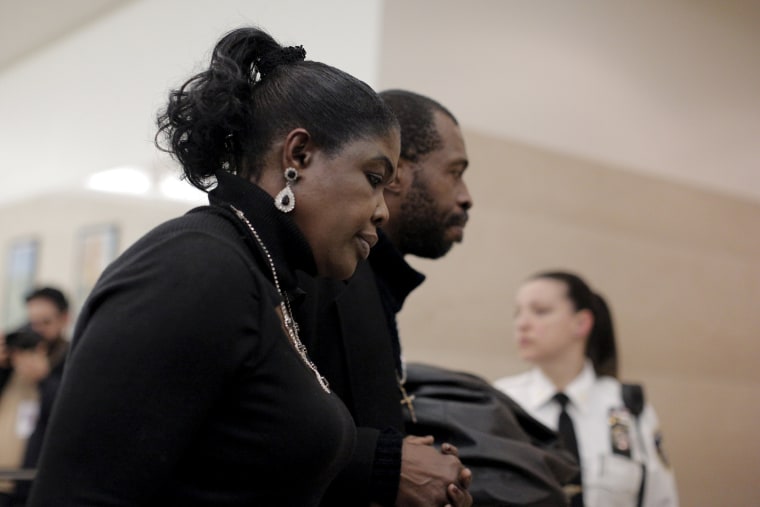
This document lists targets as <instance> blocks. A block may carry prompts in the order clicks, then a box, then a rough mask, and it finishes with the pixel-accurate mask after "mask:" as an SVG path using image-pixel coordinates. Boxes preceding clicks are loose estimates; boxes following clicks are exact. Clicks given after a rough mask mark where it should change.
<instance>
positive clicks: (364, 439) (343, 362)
mask: <svg viewBox="0 0 760 507" xmlns="http://www.w3.org/2000/svg"><path fill="white" fill-rule="evenodd" d="M379 236H380V238H379V241H378V243H377V245H375V246H374V247H373V248H372V253H371V254H370V257H369V262H366V263H360V264H359V267H358V268H357V270H356V273H355V274H354V276H353V277H352V278H351V279H350V280H349V281H348V282H346V283H343V282H336V281H331V280H324V279H321V280H309V279H306V278H305V277H302V280H301V281H302V284H303V285H304V286H310V290H309V291H308V294H307V296H306V300H305V302H304V305H303V307H302V312H303V313H302V315H301V317H300V318H299V322H300V323H301V325H302V329H303V331H304V333H303V335H304V340H305V342H306V344H307V346H308V347H309V350H310V351H312V356H313V358H314V360H315V361H316V363H317V365H318V366H319V368H320V371H322V373H323V374H324V375H326V376H327V378H328V379H329V380H330V382H331V385H332V386H333V387H334V388H335V392H336V393H337V394H338V395H339V396H340V397H341V399H343V401H344V402H345V404H346V406H347V407H348V409H349V410H350V412H351V415H352V416H353V418H354V421H355V422H356V426H357V430H358V433H357V445H356V449H355V451H354V455H353V457H352V459H351V464H350V465H349V466H348V467H346V469H345V470H344V471H343V472H342V473H341V475H339V476H338V478H337V479H336V481H335V482H334V483H333V484H332V485H331V487H330V489H329V490H328V492H327V495H326V497H325V501H324V502H323V505H324V506H326V507H327V506H329V507H332V506H336V505H352V506H353V505H356V506H364V505H368V504H369V503H370V502H375V503H378V504H380V505H383V506H393V505H395V499H396V493H397V490H398V485H399V475H400V471H401V445H402V438H403V431H404V424H403V417H402V406H401V404H400V400H401V393H400V391H399V388H398V381H397V377H396V375H397V372H400V369H401V357H400V346H399V336H398V330H397V327H396V313H398V312H399V311H400V310H401V307H402V305H403V304H404V300H405V299H406V297H407V296H408V295H409V293H410V292H411V291H412V290H414V289H415V288H416V287H417V286H419V285H420V284H421V283H422V281H423V280H424V279H425V277H424V276H423V275H422V274H420V273H418V272H417V271H415V270H414V269H412V268H411V266H409V265H408V264H407V263H406V261H405V260H404V258H403V256H402V255H401V253H400V252H399V251H398V250H396V248H395V247H394V246H393V244H392V243H391V242H390V240H389V239H388V238H387V237H386V236H385V235H384V234H382V231H379Z"/></svg>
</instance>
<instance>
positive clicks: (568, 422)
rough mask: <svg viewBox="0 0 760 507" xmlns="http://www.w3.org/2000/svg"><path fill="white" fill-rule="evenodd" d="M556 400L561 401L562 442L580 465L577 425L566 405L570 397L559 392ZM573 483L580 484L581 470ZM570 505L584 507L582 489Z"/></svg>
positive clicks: (560, 431) (560, 428) (555, 396)
mask: <svg viewBox="0 0 760 507" xmlns="http://www.w3.org/2000/svg"><path fill="white" fill-rule="evenodd" d="M554 400H555V401H556V402H557V403H559V406H560V409H561V410H560V413H559V424H558V425H557V428H558V430H559V436H560V438H561V439H562V443H564V444H565V447H566V448H567V450H568V451H570V452H571V453H572V454H573V456H575V459H576V460H577V461H578V466H580V464H581V457H580V453H579V452H578V439H577V438H576V437H575V427H573V420H572V419H571V418H570V414H568V413H567V410H565V407H566V406H567V404H568V402H569V401H570V398H568V397H567V395H566V394H565V393H557V394H555V395H554ZM571 483H572V484H577V485H579V486H580V484H581V474H580V472H579V473H578V476H577V477H576V478H575V479H573V480H572V481H571ZM570 505H571V506H572V507H583V492H582V491H581V492H580V493H578V494H577V495H574V496H573V497H572V500H571V502H570Z"/></svg>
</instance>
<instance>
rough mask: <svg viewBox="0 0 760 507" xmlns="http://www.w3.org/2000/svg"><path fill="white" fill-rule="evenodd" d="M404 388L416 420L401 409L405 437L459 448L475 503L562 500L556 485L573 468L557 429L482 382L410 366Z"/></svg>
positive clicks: (502, 506)
mask: <svg viewBox="0 0 760 507" xmlns="http://www.w3.org/2000/svg"><path fill="white" fill-rule="evenodd" d="M406 390H407V392H408V393H409V395H413V396H414V410H415V415H416V417H417V422H416V423H414V422H412V421H411V417H410V414H409V411H408V410H404V412H405V418H406V430H407V432H408V433H409V434H410V435H433V436H434V437H435V440H436V443H439V444H440V443H442V442H449V443H451V444H453V445H455V446H457V448H458V449H459V457H460V459H461V460H462V462H463V463H464V464H465V465H466V466H467V467H469V468H470V469H471V470H472V473H473V482H472V486H471V487H470V493H471V494H472V496H473V499H474V504H475V506H477V507H506V506H521V507H522V506H525V507H527V506H530V507H557V506H567V505H568V502H567V497H566V495H565V493H564V491H563V486H564V485H566V484H568V483H569V481H570V480H571V479H572V478H573V477H574V476H575V475H576V474H577V473H578V465H577V463H576V461H575V459H574V458H573V456H572V455H571V454H570V453H569V452H567V451H566V450H564V449H563V448H562V446H561V444H560V443H559V440H558V437H557V434H556V433H555V432H553V431H552V430H550V429H549V428H547V427H546V426H544V425H543V424H541V423H540V422H538V421H537V420H535V419H534V418H533V417H531V416H530V415H528V413H527V412H525V410H523V409H522V408H521V407H520V406H519V405H518V404H517V403H516V402H515V401H513V400H512V399H511V398H510V397H509V396H507V395H505V394H504V393H502V392H501V391H499V390H498V389H496V388H494V387H493V386H492V385H491V384H490V383H489V382H487V381H486V380H484V379H482V378H480V377H477V376H475V375H471V374H468V373H461V372H454V371H450V370H446V369H443V368H438V367H435V366H429V365H423V364H410V365H408V367H407V381H406Z"/></svg>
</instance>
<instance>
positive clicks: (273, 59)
mask: <svg viewBox="0 0 760 507" xmlns="http://www.w3.org/2000/svg"><path fill="white" fill-rule="evenodd" d="M304 59H306V50H305V49H304V48H303V46H288V47H284V48H278V49H275V50H273V51H270V52H269V53H267V54H265V55H262V56H261V57H260V58H259V59H258V61H257V62H256V67H257V68H258V69H259V73H260V74H261V77H264V76H266V75H267V74H269V73H270V72H272V71H273V70H274V69H276V68H277V67H279V66H280V65H283V64H289V63H295V62H301V61H303V60H304Z"/></svg>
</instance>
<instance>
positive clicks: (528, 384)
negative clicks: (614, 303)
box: [495, 272, 678, 507]
mask: <svg viewBox="0 0 760 507" xmlns="http://www.w3.org/2000/svg"><path fill="white" fill-rule="evenodd" d="M515 337H516V340H517V345H518V348H519V351H520V355H521V357H522V358H523V359H525V360H526V361H528V362H530V363H532V364H534V365H535V366H536V367H535V368H534V369H532V370H530V371H528V372H527V373H523V374H521V375H516V376H512V377H505V378H502V379H500V380H497V381H496V383H495V385H496V387H497V388H499V389H501V390H502V391H503V392H505V393H506V394H507V395H509V396H511V397H512V398H513V399H514V400H515V401H517V402H518V403H520V404H521V405H522V406H523V407H524V408H525V409H526V410H527V411H528V412H529V413H530V414H531V415H532V416H534V417H535V418H536V419H538V420H539V421H541V422H542V423H544V424H545V425H546V426H548V427H550V428H552V429H555V430H557V431H559V433H560V435H561V436H562V437H563V439H564V440H565V444H566V445H567V447H568V449H569V450H570V451H571V452H574V453H576V456H577V457H578V459H579V461H580V463H581V477H579V478H578V479H579V481H578V482H579V483H580V484H582V488H576V490H574V491H571V493H570V496H571V497H572V503H571V505H572V506H573V507H575V506H579V505H583V506H585V507H616V506H620V507H628V506H631V507H634V506H645V507H652V506H658V507H660V506H662V507H664V506H677V505H678V494H677V492H676V486H675V480H674V477H673V473H672V470H671V469H670V466H669V464H668V462H667V460H666V457H665V454H664V452H663V449H662V438H661V435H660V432H659V428H658V420H657V415H656V414H655V411H654V409H653V408H652V406H651V405H649V404H646V403H645V402H644V399H643V394H642V391H641V390H640V388H639V389H638V390H637V387H638V386H633V387H631V386H624V385H623V384H621V383H620V382H619V381H618V380H617V378H616V376H617V353H616V347H615V336H614V328H613V326H612V319H611V316H610V312H609V309H608V308H607V305H606V304H605V302H604V300H603V299H602V298H601V297H600V296H598V295H597V294H595V293H593V292H592V291H591V289H590V288H589V287H588V285H587V284H586V283H585V282H584V281H583V280H582V279H581V278H579V277H578V276H577V275H574V274H572V273H565V272H547V273H541V274H538V275H536V276H534V277H532V278H530V279H529V280H528V281H527V282H526V283H524V284H523V285H522V286H521V287H520V289H519V291H518V294H517V306H516V313H515ZM624 393H625V394H624Z"/></svg>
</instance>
